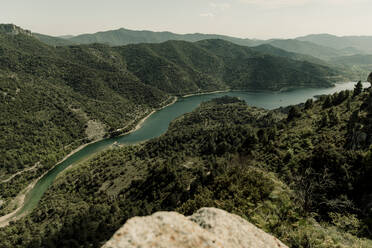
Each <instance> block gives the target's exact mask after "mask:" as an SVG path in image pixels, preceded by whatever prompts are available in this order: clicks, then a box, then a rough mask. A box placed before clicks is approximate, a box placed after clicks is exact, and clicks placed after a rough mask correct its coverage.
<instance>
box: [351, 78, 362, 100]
mask: <svg viewBox="0 0 372 248" xmlns="http://www.w3.org/2000/svg"><path fill="white" fill-rule="evenodd" d="M362 91H363V85H362V81H359V82H358V83H357V84H356V85H355V88H354V95H353V96H354V97H355V96H357V95H360V93H362Z"/></svg>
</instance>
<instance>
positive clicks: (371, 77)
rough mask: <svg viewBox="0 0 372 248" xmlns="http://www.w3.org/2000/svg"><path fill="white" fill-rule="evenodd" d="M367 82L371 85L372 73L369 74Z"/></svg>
mask: <svg viewBox="0 0 372 248" xmlns="http://www.w3.org/2000/svg"><path fill="white" fill-rule="evenodd" d="M367 81H368V82H370V83H371V85H372V72H371V73H370V74H369V76H368V79H367Z"/></svg>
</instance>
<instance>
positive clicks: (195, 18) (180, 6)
mask: <svg viewBox="0 0 372 248" xmlns="http://www.w3.org/2000/svg"><path fill="white" fill-rule="evenodd" d="M371 10H372V1H371V0H58V1H57V0H1V8H0V23H13V24H16V25H18V26H21V27H22V28H25V29H29V30H31V31H32V32H36V33H43V34H48V35H54V36H59V35H77V34H82V33H95V32H98V31H106V30H113V29H118V28H127V29H134V30H152V31H171V32H175V33H209V34H224V35H230V36H235V37H241V38H251V39H252V38H257V39H269V38H294V37H298V36H304V35H307V34H318V33H330V34H334V35H372V29H371V28H370V25H371V24H372V13H371Z"/></svg>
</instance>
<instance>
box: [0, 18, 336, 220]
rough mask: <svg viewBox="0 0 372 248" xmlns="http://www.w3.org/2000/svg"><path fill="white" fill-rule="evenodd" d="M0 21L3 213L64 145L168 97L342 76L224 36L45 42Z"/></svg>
mask: <svg viewBox="0 0 372 248" xmlns="http://www.w3.org/2000/svg"><path fill="white" fill-rule="evenodd" d="M0 27H1V29H0V30H1V31H0V100H1V104H0V113H1V127H0V129H1V133H2V139H1V141H0V157H1V162H0V180H1V181H0V200H1V201H4V200H5V202H6V204H1V205H2V206H1V209H0V213H1V214H3V213H6V212H9V211H10V210H11V209H10V207H5V208H4V206H7V205H8V203H9V201H10V200H11V199H13V198H14V197H15V196H16V195H17V194H18V193H19V192H20V191H21V190H22V189H23V188H25V186H26V185H27V184H29V183H30V182H31V181H32V180H33V179H35V178H37V177H38V176H39V175H41V174H42V173H43V172H45V171H46V170H47V169H48V168H50V167H51V166H53V165H54V164H55V163H56V162H57V161H58V160H60V159H61V158H63V156H65V155H66V154H68V153H69V152H70V151H72V150H73V149H75V148H76V147H78V146H79V145H81V144H83V143H86V142H89V141H91V140H96V139H99V138H102V137H103V136H104V135H107V134H108V133H110V132H111V133H113V134H115V135H116V134H119V133H122V132H126V131H128V130H130V129H131V128H132V127H133V126H135V125H136V123H137V122H138V121H139V119H141V118H143V117H144V116H145V115H146V114H148V113H149V112H151V110H153V109H155V108H158V107H160V106H163V105H165V104H167V103H168V102H169V101H170V100H171V98H170V95H184V94H189V93H198V92H205V91H214V90H225V89H229V88H230V89H249V90H280V89H282V88H288V87H304V86H307V87H309V86H324V87H326V86H330V85H331V84H332V79H330V78H332V77H334V76H337V75H339V74H340V72H339V71H338V70H336V69H332V68H329V67H328V66H327V65H323V64H322V65H319V64H316V63H315V62H316V61H314V63H311V62H308V61H306V60H305V58H301V56H299V57H296V55H294V54H290V55H289V54H288V53H285V52H284V53H283V51H280V52H278V51H273V52H272V53H269V52H267V51H266V52H260V51H258V50H254V49H250V48H248V47H241V46H238V45H234V44H232V43H229V42H226V41H223V40H204V41H200V42H196V43H189V42H184V41H168V42H165V43H162V44H138V45H128V46H122V47H110V46H107V45H102V44H91V45H72V46H63V47H52V46H48V45H46V44H44V43H42V42H40V41H39V40H37V39H35V38H34V37H33V36H32V35H31V32H29V31H25V30H22V29H21V28H19V27H17V26H14V25H0ZM39 38H40V37H39ZM274 50H275V48H274ZM277 50H278V49H277ZM277 53H281V55H280V56H275V55H276V54H277ZM271 54H274V55H271ZM333 80H334V78H333ZM118 129H120V131H116V130H118ZM34 165H37V166H36V167H33V166H34ZM31 168H32V169H31ZM21 171H24V173H22V174H17V175H16V176H15V177H14V178H11V176H12V175H14V174H15V173H17V172H21ZM10 178H11V180H7V179H10Z"/></svg>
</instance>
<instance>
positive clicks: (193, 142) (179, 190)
mask: <svg viewBox="0 0 372 248" xmlns="http://www.w3.org/2000/svg"><path fill="white" fill-rule="evenodd" d="M371 99H372V93H371V89H369V90H366V91H364V92H363V91H359V90H355V91H354V92H349V91H346V92H341V93H338V94H335V95H333V96H327V97H322V98H321V99H320V100H319V101H316V102H313V101H311V100H309V101H307V102H306V104H304V105H302V106H294V107H291V108H287V109H283V110H273V111H266V110H263V109H259V108H252V107H249V106H247V105H246V104H245V103H244V102H242V101H240V100H238V99H236V98H229V97H224V98H219V99H215V100H213V101H211V102H207V103H204V104H202V105H201V106H200V107H199V108H198V109H196V110H195V111H194V112H192V113H189V114H186V115H184V116H181V117H180V118H178V119H177V120H175V121H174V122H173V123H172V124H171V125H170V127H169V130H168V131H167V133H166V134H165V135H163V136H161V137H159V138H156V139H153V140H150V141H148V142H146V143H144V144H141V145H137V146H124V147H122V148H115V149H111V150H107V151H105V152H103V153H102V154H100V155H98V156H96V157H95V158H93V159H92V160H91V161H87V162H85V163H83V164H81V165H79V166H75V167H72V168H70V169H68V170H66V171H65V172H63V173H62V175H60V176H59V177H58V178H57V180H56V182H55V183H54V184H53V186H52V187H51V188H49V190H48V191H47V192H46V194H45V195H44V196H43V198H42V201H41V202H40V205H39V207H38V209H36V210H34V211H33V212H32V213H31V214H30V215H29V216H27V217H25V218H24V219H22V220H19V221H17V222H16V223H15V224H13V225H11V226H9V227H7V228H4V229H2V230H1V232H0V245H1V246H5V247H12V246H15V244H16V243H17V245H18V247H40V246H42V247H53V246H55V245H58V246H59V247H80V246H84V247H99V246H101V245H102V244H103V243H104V242H105V241H106V240H108V239H109V238H110V237H111V236H112V235H113V233H114V232H115V231H116V230H117V229H118V228H119V227H121V226H122V225H123V224H124V223H125V221H126V220H128V219H129V218H131V217H133V216H143V215H149V214H151V213H154V212H157V211H177V212H180V213H182V214H185V215H190V214H192V213H194V212H195V211H196V210H198V209H199V208H201V207H218V208H220V209H223V210H226V211H228V212H231V213H234V214H237V215H239V216H241V217H243V218H244V219H246V220H248V221H250V222H251V223H253V224H255V225H256V226H258V227H259V228H261V229H263V230H264V231H266V232H269V233H271V234H273V235H274V236H276V237H277V238H279V239H280V240H281V241H283V243H284V244H286V245H288V246H289V247H310V248H313V247H327V248H328V247H335V246H341V247H342V246H344V247H355V248H356V247H371V245H372V243H371V242H372V241H370V240H369V239H370V238H371V236H370V232H371V228H372V226H371V212H370V208H369V206H370V204H371V201H370V197H369V195H370V194H371V188H370V187H369V179H370V177H371V171H372V170H371V168H370V167H371V164H372V162H371V159H372V155H371V152H372V151H371V150H370V148H369V147H370V145H371V144H372V136H371V130H372V126H371V121H370V120H371V116H372V108H371V102H372V101H371ZM286 113H288V114H286Z"/></svg>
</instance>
